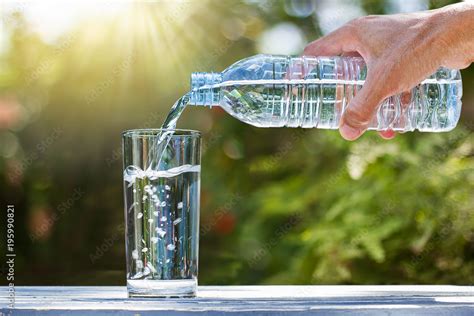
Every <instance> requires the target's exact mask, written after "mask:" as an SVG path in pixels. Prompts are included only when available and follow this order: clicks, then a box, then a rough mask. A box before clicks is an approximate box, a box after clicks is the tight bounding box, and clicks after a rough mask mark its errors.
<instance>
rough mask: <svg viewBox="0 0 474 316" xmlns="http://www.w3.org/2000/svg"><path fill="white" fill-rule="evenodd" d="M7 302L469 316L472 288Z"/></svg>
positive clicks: (473, 307)
mask: <svg viewBox="0 0 474 316" xmlns="http://www.w3.org/2000/svg"><path fill="white" fill-rule="evenodd" d="M1 290H2V294H3V293H8V288H7V287H1ZM8 303H9V301H8V297H7V296H6V295H1V296H0V315H2V316H3V315H198V314H199V315H248V314H250V315H288V314H292V315H309V314H315V313H316V314H317V313H318V312H319V313H320V314H324V315H333V314H351V315H352V314H358V315H380V314H381V313H382V314H389V315H407V314H409V315H453V314H455V315H474V287H473V286H432V285H429V286H199V288H198V295H197V297H196V298H184V299H183V298H161V299H158V298H133V299H130V298H127V290H126V288H125V287H120V286H104V287H89V286H88V287H80V286H79V287H57V286H53V287H51V286H17V287H15V307H14V309H9V308H7V305H8ZM2 313H3V314H2Z"/></svg>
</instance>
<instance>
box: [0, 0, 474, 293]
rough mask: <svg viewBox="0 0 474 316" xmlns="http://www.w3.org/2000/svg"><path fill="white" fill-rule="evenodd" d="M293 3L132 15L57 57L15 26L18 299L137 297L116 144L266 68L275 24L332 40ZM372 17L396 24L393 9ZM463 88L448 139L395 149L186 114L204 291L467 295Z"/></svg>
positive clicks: (469, 191) (7, 139) (472, 268)
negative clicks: (234, 77) (197, 76)
mask: <svg viewBox="0 0 474 316" xmlns="http://www.w3.org/2000/svg"><path fill="white" fill-rule="evenodd" d="M355 2H356V3H359V2H357V1H355ZM445 4H447V3H446V2H444V1H432V2H431V4H430V6H431V7H432V8H434V7H439V6H443V5H445ZM285 5H286V6H287V5H288V4H287V3H286V4H285V2H283V1H281V2H280V1H267V2H261V3H256V2H253V1H248V2H237V1H217V0H216V1H202V2H199V3H197V2H196V3H195V4H193V5H189V6H186V7H179V5H178V6H176V5H175V6H172V7H171V8H169V7H166V6H169V4H168V3H163V2H159V3H154V4H153V3H152V4H150V3H148V4H145V3H138V4H136V5H134V6H133V9H132V10H131V13H128V14H129V15H128V16H127V17H126V18H125V17H123V16H122V17H120V16H119V17H116V18H107V17H104V18H103V19H96V20H92V21H86V22H84V23H83V24H81V25H79V26H77V27H76V28H74V29H73V30H71V31H69V32H67V34H65V35H63V38H62V39H61V41H60V44H49V43H47V42H45V41H44V40H43V39H42V38H41V37H40V36H39V35H38V34H37V33H36V32H35V29H34V27H32V26H30V25H29V24H28V23H27V21H26V19H25V17H24V16H23V15H22V12H21V10H19V11H20V12H19V13H15V14H10V15H9V16H8V19H5V20H4V21H6V23H5V24H4V26H5V29H4V30H5V33H4V34H5V35H8V36H6V37H5V38H6V40H5V42H6V43H7V44H8V45H7V46H6V47H7V49H6V50H4V51H3V52H2V53H1V55H0V56H1V62H0V73H1V77H0V89H1V90H0V105H1V106H7V105H8V106H10V105H11V104H17V105H16V107H14V109H16V111H17V112H14V114H15V113H16V114H15V115H16V116H15V115H13V118H12V119H11V123H2V122H0V123H2V124H0V153H1V156H2V158H1V160H0V177H1V178H0V187H1V193H0V197H1V201H2V205H6V204H14V205H15V207H16V218H15V220H16V239H15V242H16V253H17V272H16V277H17V284H19V285H20V284H38V285H47V284H76V285H90V284H97V285H106V284H108V285H111V284H124V283H125V272H124V271H125V267H124V265H125V260H124V257H125V256H124V243H123V227H122V226H121V225H122V223H123V201H122V179H121V177H122V166H121V158H120V141H121V140H120V133H121V132H122V131H123V130H125V129H130V128H142V127H159V125H160V124H161V121H162V120H163V119H164V117H165V115H166V113H167V111H168V109H169V108H170V106H171V105H172V103H173V102H174V100H176V99H177V98H179V97H180V96H181V95H182V94H184V93H185V92H186V89H188V82H189V75H190V73H191V72H193V71H212V70H214V71H216V70H217V71H219V70H222V69H224V68H225V67H226V66H228V65H229V64H231V63H232V62H234V61H236V60H238V59H241V58H244V57H246V56H249V55H252V54H255V53H258V51H257V48H256V42H257V40H258V38H259V36H260V34H261V33H262V32H264V31H265V30H267V29H269V28H271V27H272V26H273V25H275V24H277V23H280V22H291V23H293V24H295V25H297V26H298V27H299V28H300V29H301V30H302V32H303V33H304V34H305V36H306V38H307V39H314V38H317V37H319V36H321V32H320V30H319V28H318V26H317V23H315V21H316V22H317V19H316V18H315V17H313V16H309V17H305V18H298V17H294V16H290V15H289V14H288V13H287V11H285V8H287V7H285ZM360 5H361V7H362V8H363V9H364V10H365V12H366V13H367V14H383V13H386V8H387V3H386V2H384V1H376V0H371V1H362V2H360ZM165 7H166V8H165ZM316 9H317V7H316ZM51 10H61V8H54V7H52V8H51ZM183 11H186V14H184V13H183ZM142 15H144V16H145V17H143V16H142ZM129 18H130V19H132V18H133V19H136V20H135V23H131V24H125V21H129V20H128V19H129ZM143 21H145V22H146V23H145V22H143ZM163 21H164V22H163ZM229 21H230V22H229ZM141 22H143V23H141ZM165 22H167V23H165ZM231 22H232V23H233V22H235V23H237V24H232V23H231ZM226 23H227V24H226ZM228 23H231V24H230V26H229V24H228ZM235 25H240V26H241V25H244V31H243V33H242V34H241V35H240V36H239V37H238V38H236V39H232V40H230V39H229V38H226V37H225V36H224V35H223V34H224V33H225V32H224V33H223V31H222V30H223V29H226V28H231V29H232V28H233V27H235ZM462 76H463V86H464V97H463V114H462V122H461V123H460V124H459V126H458V127H457V128H456V129H455V130H454V131H452V132H450V133H443V134H423V133H418V132H415V133H408V134H404V135H399V136H398V137H396V139H394V140H392V141H382V140H381V139H379V138H378V137H377V136H376V135H375V134H373V133H367V134H366V135H364V136H363V137H362V138H361V139H360V140H358V141H357V142H353V143H350V142H346V141H344V140H342V139H341V138H340V136H339V134H338V133H337V132H335V131H322V130H302V129H258V128H254V127H251V126H247V125H244V124H243V123H241V122H238V121H236V120H234V119H233V118H231V117H229V116H228V115H227V114H225V113H223V112H222V111H221V110H219V109H217V108H215V109H212V110H210V109H203V108H199V109H197V108H190V109H187V110H186V112H185V114H184V115H183V117H182V119H180V122H179V123H178V126H179V127H181V128H193V129H198V130H201V131H202V132H203V143H204V144H203V152H204V154H203V158H202V161H203V166H202V205H201V243H200V246H201V248H200V276H199V282H200V284H448V283H449V284H472V283H473V281H474V279H473V278H474V215H473V214H474V213H473V211H474V194H473V192H474V141H473V140H474V137H473V134H472V129H473V124H472V122H473V119H474V91H473V76H474V72H473V68H472V67H470V68H468V69H466V70H463V71H462ZM74 192H80V194H76V195H74ZM4 220H5V219H4V218H2V221H4ZM2 227H5V225H3V224H2ZM2 229H3V228H2ZM4 235H5V234H4V233H2V238H4ZM4 244H5V243H2V244H1V245H0V247H4ZM104 245H105V246H104ZM1 249H2V251H4V248H1ZM3 280H4V278H2V282H3Z"/></svg>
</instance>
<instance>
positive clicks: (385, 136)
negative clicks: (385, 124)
mask: <svg viewBox="0 0 474 316" xmlns="http://www.w3.org/2000/svg"><path fill="white" fill-rule="evenodd" d="M379 135H380V137H382V138H383V139H392V138H395V136H396V135H397V133H395V132H394V131H393V130H391V129H389V130H387V131H381V132H379Z"/></svg>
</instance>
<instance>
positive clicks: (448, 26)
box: [304, 3, 474, 140]
mask: <svg viewBox="0 0 474 316" xmlns="http://www.w3.org/2000/svg"><path fill="white" fill-rule="evenodd" d="M340 54H343V55H360V56H362V57H363V58H364V60H365V62H366V64H367V77H366V81H365V84H364V86H363V87H362V89H361V90H360V91H359V92H358V94H357V95H356V96H355V97H354V98H353V99H352V101H351V102H350V104H349V105H348V107H347V109H346V110H345V112H344V114H343V115H342V118H341V122H340V126H339V130H340V133H341V135H342V136H343V137H344V138H345V139H347V140H355V139H357V138H358V137H359V136H360V135H361V134H362V133H363V132H364V131H365V130H366V129H367V127H368V124H369V123H370V121H371V119H372V117H373V116H374V115H375V113H376V111H377V109H378V106H379V105H380V104H381V103H382V101H383V100H384V99H386V98H387V97H389V96H392V95H395V94H399V93H402V92H405V91H409V90H410V89H412V88H413V87H414V86H416V85H417V84H418V83H420V82H421V81H422V80H423V79H425V78H426V77H428V76H429V75H431V74H433V73H434V72H435V71H436V70H437V69H438V68H439V67H440V66H445V67H448V68H465V67H467V66H469V64H470V63H471V62H472V61H473V60H474V4H472V3H460V4H456V5H451V6H447V7H444V8H441V9H438V10H433V11H425V12H417V13H410V14H396V15H386V16H367V17H362V18H358V19H356V20H353V21H351V22H349V23H347V24H346V25H344V26H342V27H341V28H339V29H338V30H336V31H334V32H332V33H330V34H328V35H327V36H325V37H323V38H320V39H318V40H316V41H314V42H312V43H310V44H309V45H308V46H306V48H305V50H304V55H308V56H334V55H340ZM380 135H381V136H382V137H383V138H387V139H389V138H393V137H394V136H395V132H393V131H391V130H389V131H384V132H380Z"/></svg>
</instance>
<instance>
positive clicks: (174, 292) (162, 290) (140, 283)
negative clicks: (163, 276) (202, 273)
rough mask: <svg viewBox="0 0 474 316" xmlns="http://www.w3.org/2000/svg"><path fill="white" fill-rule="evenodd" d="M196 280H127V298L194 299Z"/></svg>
mask: <svg viewBox="0 0 474 316" xmlns="http://www.w3.org/2000/svg"><path fill="white" fill-rule="evenodd" d="M196 288H197V279H196V278H194V279H184V280H127V290H128V297H195V296H196Z"/></svg>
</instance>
